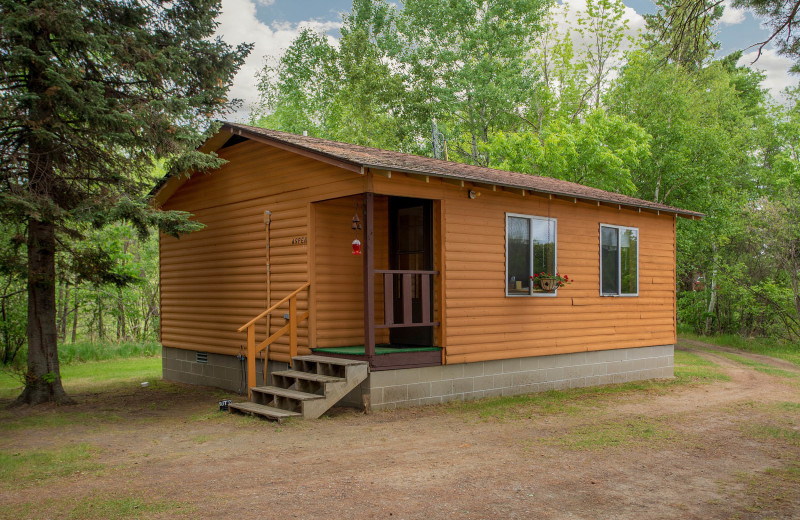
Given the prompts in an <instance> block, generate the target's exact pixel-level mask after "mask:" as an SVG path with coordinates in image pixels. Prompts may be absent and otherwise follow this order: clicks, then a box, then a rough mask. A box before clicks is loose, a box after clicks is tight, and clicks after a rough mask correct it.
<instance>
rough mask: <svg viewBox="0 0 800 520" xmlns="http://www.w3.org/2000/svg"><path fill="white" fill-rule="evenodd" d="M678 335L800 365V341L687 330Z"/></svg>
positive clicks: (682, 337)
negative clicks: (715, 334) (703, 333)
mask: <svg viewBox="0 0 800 520" xmlns="http://www.w3.org/2000/svg"><path fill="white" fill-rule="evenodd" d="M678 337H679V338H681V339H690V340H695V341H704V342H706V343H712V344H714V345H719V346H722V347H731V348H735V349H739V350H742V351H745V352H752V353H753V354H761V355H764V356H770V357H774V358H778V359H783V360H784V361H789V362H791V363H794V364H795V365H797V366H800V343H793V342H789V341H784V340H778V339H772V338H743V337H742V336H738V335H735V334H721V335H717V336H700V335H698V334H693V333H691V332H689V331H685V330H681V331H680V334H679V335H678Z"/></svg>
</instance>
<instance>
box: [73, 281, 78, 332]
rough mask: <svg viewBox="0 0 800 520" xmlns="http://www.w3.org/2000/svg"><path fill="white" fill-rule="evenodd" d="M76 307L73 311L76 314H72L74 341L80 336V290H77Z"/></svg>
mask: <svg viewBox="0 0 800 520" xmlns="http://www.w3.org/2000/svg"><path fill="white" fill-rule="evenodd" d="M74 294H75V307H73V309H72V312H74V313H75V314H74V316H72V342H73V343H75V341H76V340H77V338H78V291H77V290H76V291H75V293H74Z"/></svg>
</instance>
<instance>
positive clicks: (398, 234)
mask: <svg viewBox="0 0 800 520" xmlns="http://www.w3.org/2000/svg"><path fill="white" fill-rule="evenodd" d="M389 268H390V269H399V270H411V271H425V270H427V271H430V270H433V203H432V201H430V200H424V199H410V198H404V197H390V198H389ZM396 279H397V282H398V283H399V281H400V277H396ZM412 291H413V296H412V300H411V305H412V315H413V321H415V322H424V321H432V320H431V317H430V316H426V317H425V319H423V316H422V293H421V291H422V284H421V283H420V279H419V277H414V278H413V287H412ZM429 291H430V292H431V294H429V295H428V298H429V299H428V301H429V302H430V301H432V298H433V295H432V291H433V287H432V285H431V286H430V287H429ZM400 294H401V290H400V287H399V286H398V287H396V288H395V291H394V295H396V296H395V298H394V314H395V321H396V322H398V323H399V322H402V321H403V318H402V316H403V302H402V301H401V299H400V297H399V295H400ZM389 341H390V342H391V343H392V344H397V345H413V346H426V347H427V346H432V345H433V327H430V326H428V327H403V328H395V329H390V331H389Z"/></svg>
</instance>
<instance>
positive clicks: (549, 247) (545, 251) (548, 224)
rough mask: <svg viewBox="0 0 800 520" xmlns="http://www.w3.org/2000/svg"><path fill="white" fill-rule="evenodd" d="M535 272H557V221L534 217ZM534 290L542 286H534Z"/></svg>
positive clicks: (539, 289) (538, 289)
mask: <svg viewBox="0 0 800 520" xmlns="http://www.w3.org/2000/svg"><path fill="white" fill-rule="evenodd" d="M532 222H533V272H534V273H547V274H555V273H556V226H555V222H552V221H548V220H540V219H533V220H532ZM533 289H534V291H541V288H540V287H538V286H534V288H533Z"/></svg>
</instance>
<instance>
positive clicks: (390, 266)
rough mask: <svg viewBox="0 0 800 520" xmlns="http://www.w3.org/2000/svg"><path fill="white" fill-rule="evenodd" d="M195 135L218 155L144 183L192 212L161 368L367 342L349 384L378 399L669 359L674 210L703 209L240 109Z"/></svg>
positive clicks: (179, 242) (168, 271) (580, 382)
mask: <svg viewBox="0 0 800 520" xmlns="http://www.w3.org/2000/svg"><path fill="white" fill-rule="evenodd" d="M202 149H203V150H204V151H207V152H212V151H213V152H216V153H217V154H218V155H219V156H220V157H222V158H224V159H226V160H227V163H226V164H225V165H224V166H222V167H221V168H219V169H218V170H216V171H214V172H212V173H210V174H195V175H192V176H191V177H181V178H177V177H174V178H169V179H165V180H164V181H163V182H162V184H161V185H160V186H159V187H158V188H157V190H156V191H155V194H154V197H153V201H154V204H156V205H158V206H160V207H162V208H163V209H168V210H182V211H188V212H190V213H191V214H193V215H194V218H195V219H196V220H198V221H199V222H202V223H203V224H204V225H205V228H204V229H203V230H201V231H198V232H195V233H192V234H190V235H188V236H184V237H181V238H180V239H175V238H172V237H168V236H162V237H161V245H160V248H161V252H160V267H161V343H162V345H163V367H164V378H165V379H168V380H176V381H184V382H189V383H196V384H206V385H213V386H218V387H222V388H227V389H230V390H233V391H239V392H240V393H245V392H246V391H247V390H248V388H252V387H254V386H257V385H260V384H262V383H263V382H264V380H265V376H266V375H270V374H272V373H277V372H280V371H282V370H283V371H285V369H287V368H289V367H288V365H289V364H290V363H291V364H292V366H293V367H294V365H295V364H296V363H294V361H293V360H294V359H295V358H296V357H297V356H300V357H302V356H313V357H325V358H326V359H339V360H344V361H342V363H343V364H346V363H348V362H350V361H364V362H366V363H368V365H369V375H368V376H367V377H366V379H365V380H364V381H363V382H361V383H360V384H358V386H357V387H354V388H355V390H353V391H350V395H349V397H348V399H349V400H351V401H358V400H360V399H363V400H364V402H367V403H369V406H371V407H372V408H385V407H396V406H408V405H417V404H427V403H438V402H442V401H447V400H451V399H472V398H480V397H486V396H496V395H511V394H519V393H527V392H533V391H541V390H548V389H554V388H568V387H576V386H589V385H599V384H606V383H617V382H624V381H631V380H638V379H647V378H664V377H672V366H673V346H674V345H675V342H676V322H675V249H676V248H675V226H676V220H677V218H678V217H684V218H690V219H696V218H700V217H702V215H701V214H700V213H696V212H692V211H686V210H682V209H678V208H674V207H670V206H666V205H663V204H657V203H653V202H648V201H645V200H640V199H636V198H632V197H628V196H624V195H620V194H616V193H610V192H606V191H603V190H598V189H594V188H589V187H586V186H582V185H579V184H575V183H570V182H566V181H560V180H555V179H550V178H546V177H537V176H531V175H524V174H518V173H511V172H505V171H499V170H493V169H489V168H482V167H477V166H470V165H465V164H460V163H454V162H448V161H442V160H437V159H431V158H427V157H419V156H415V155H410V154H403V153H398V152H390V151H385V150H379V149H374V148H367V147H363V146H356V145H351V144H344V143H338V142H333V141H328V140H324V139H317V138H312V137H305V136H299V135H293V134H288V133H284V132H278V131H272V130H265V129H261V128H255V127H250V126H245V125H240V124H232V123H226V124H225V125H224V126H223V127H222V128H221V130H220V131H219V132H218V133H217V134H216V135H215V136H214V137H212V138H211V139H210V140H209V141H208V142H207V143H205V145H204V146H203V148H202ZM359 245H360V250H358V251H357V250H356V249H358V248H359ZM556 272H558V273H561V274H562V276H563V275H566V276H568V277H569V280H570V281H571V282H572V283H569V284H567V285H564V286H562V287H560V288H557V289H555V290H552V291H547V290H545V289H543V288H542V284H541V282H539V280H538V279H532V278H531V277H532V276H534V275H536V274H539V273H548V274H554V273H556ZM266 310H269V311H268V312H265V311H266ZM265 357H266V358H268V359H269V363H268V364H267V363H265V360H264V358H265ZM265 366H266V371H267V373H266V374H265V373H264V367H265ZM318 370H319V369H318ZM267 382H268V381H267Z"/></svg>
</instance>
